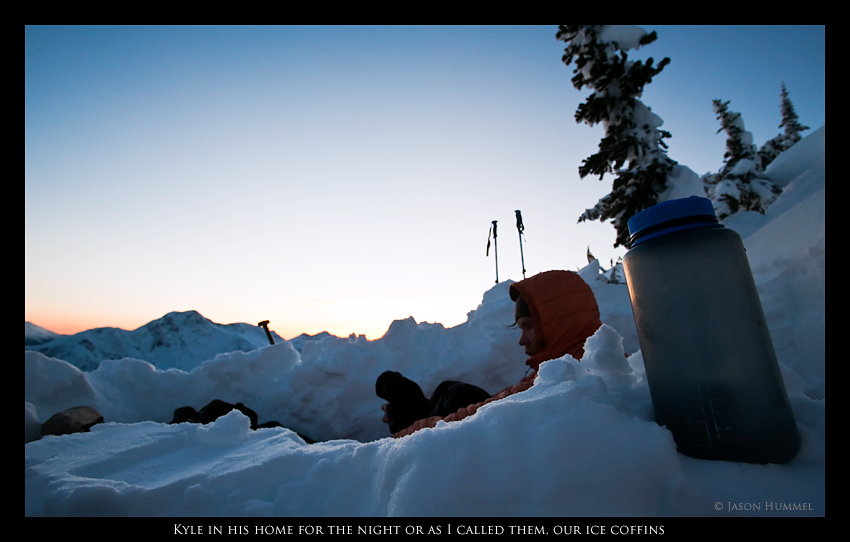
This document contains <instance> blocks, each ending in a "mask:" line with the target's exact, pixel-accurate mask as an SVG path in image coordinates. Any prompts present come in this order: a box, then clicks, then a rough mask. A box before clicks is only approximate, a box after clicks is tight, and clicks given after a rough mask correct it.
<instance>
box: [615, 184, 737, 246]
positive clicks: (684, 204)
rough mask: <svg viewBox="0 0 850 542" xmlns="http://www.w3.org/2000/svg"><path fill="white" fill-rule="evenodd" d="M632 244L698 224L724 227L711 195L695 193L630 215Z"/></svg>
mask: <svg viewBox="0 0 850 542" xmlns="http://www.w3.org/2000/svg"><path fill="white" fill-rule="evenodd" d="M628 226H629V234H630V235H631V242H630V247H634V246H636V245H638V244H640V243H643V242H644V241H647V240H649V239H652V238H653V237H658V236H660V235H667V234H669V233H673V232H679V231H684V230H690V229H697V228H711V227H714V228H717V227H719V228H722V227H723V225H722V224H719V223H718V222H717V215H716V214H714V206H713V205H712V204H711V200H710V199H708V198H701V197H699V196H691V197H689V198H682V199H673V200H668V201H663V202H661V203H659V204H657V205H653V206H652V207H650V208H649V209H646V210H643V211H641V212H639V213H637V214H636V215H634V216H633V217H631V218H630V219H629V222H628Z"/></svg>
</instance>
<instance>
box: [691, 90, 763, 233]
mask: <svg viewBox="0 0 850 542" xmlns="http://www.w3.org/2000/svg"><path fill="white" fill-rule="evenodd" d="M713 104H714V112H715V113H717V118H718V120H720V129H719V130H717V131H718V133H719V132H722V131H723V132H726V135H727V138H726V153H725V154H724V155H723V158H724V163H723V168H722V169H721V170H720V172H718V173H717V174H712V175H706V176H705V177H704V181H705V184H706V192H707V193H708V197H709V198H710V199H711V201H712V203H713V204H714V211H715V213H717V218H719V219H721V220H722V219H724V218H726V217H728V216H729V215H732V214H734V213H737V212H738V211H758V212H760V213H764V212H765V211H766V210H767V208H768V207H769V206H770V204H771V203H773V201H774V200H775V199H776V197H777V195H778V194H779V192H780V190H779V189H778V188H776V186H775V185H774V184H773V183H772V182H771V181H770V180H769V179H768V178H767V177H765V176H764V172H763V170H762V167H761V160H760V159H759V156H758V152H757V148H756V146H755V145H754V144H753V134H751V133H750V132H748V131H746V130H745V129H744V120H743V119H742V118H741V114H740V113H736V112H733V111H729V102H728V101H726V102H723V101H720V100H714V102H713Z"/></svg>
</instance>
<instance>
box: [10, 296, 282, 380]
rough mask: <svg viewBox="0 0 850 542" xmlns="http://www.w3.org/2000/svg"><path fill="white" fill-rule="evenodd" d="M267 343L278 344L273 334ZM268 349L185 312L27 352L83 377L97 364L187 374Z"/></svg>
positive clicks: (258, 339) (249, 331)
mask: <svg viewBox="0 0 850 542" xmlns="http://www.w3.org/2000/svg"><path fill="white" fill-rule="evenodd" d="M28 329H29V328H28ZM45 331H46V330H45ZM48 333H50V332H48ZM29 336H30V335H29V333H28V335H27V337H29ZM272 337H274V339H275V342H283V339H282V338H281V337H280V336H278V335H277V334H276V333H274V332H272ZM268 344H269V340H268V338H267V337H266V332H265V331H264V330H263V329H262V328H261V327H258V326H256V325H250V324H241V323H240V324H216V323H214V322H211V321H210V320H207V319H206V318H204V317H203V316H201V314H199V313H198V312H197V311H186V312H170V313H168V314H166V315H165V316H163V317H162V318H159V319H157V320H153V321H152V322H148V323H147V324H145V325H143V326H141V327H140V328H138V329H134V330H132V331H126V330H123V329H118V328H114V327H101V328H96V329H90V330H87V331H83V332H81V333H77V334H75V335H57V336H56V337H55V338H54V339H53V340H50V341H49V342H42V343H40V344H36V345H30V344H27V346H26V349H27V350H33V351H36V352H41V353H42V354H44V355H46V356H49V357H52V358H59V359H62V360H65V361H67V362H68V363H71V364H72V365H75V366H77V367H79V368H80V369H81V370H83V371H93V370H94V369H96V368H97V366H98V365H99V364H100V362H101V361H105V360H111V359H121V358H135V359H142V360H145V361H148V362H150V363H151V364H153V365H154V367H157V368H159V369H171V368H175V369H185V370H190V369H191V368H192V367H196V366H197V365H198V364H200V363H201V362H203V361H205V360H208V359H212V358H214V357H215V356H216V355H217V354H221V353H223V352H234V351H237V350H241V351H242V352H250V351H251V350H255V349H257V348H260V347H263V346H268Z"/></svg>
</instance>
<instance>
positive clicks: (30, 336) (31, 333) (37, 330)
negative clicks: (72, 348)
mask: <svg viewBox="0 0 850 542" xmlns="http://www.w3.org/2000/svg"><path fill="white" fill-rule="evenodd" d="M59 337H62V335H60V334H58V333H54V332H52V331H50V330H49V329H44V328H43V327H40V326H37V325H35V324H31V323H29V322H24V345H25V346H35V345H39V344H44V343H46V342H50V341H52V340H53V339H57V338H59Z"/></svg>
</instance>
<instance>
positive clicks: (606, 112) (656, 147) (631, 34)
mask: <svg viewBox="0 0 850 542" xmlns="http://www.w3.org/2000/svg"><path fill="white" fill-rule="evenodd" d="M556 38H557V39H559V40H561V41H564V42H566V43H567V47H566V48H565V49H564V55H563V57H562V60H563V62H564V64H566V65H567V66H569V65H570V64H571V63H572V62H575V70H574V71H573V73H574V74H575V76H574V77H573V78H572V83H573V86H574V87H575V88H576V89H578V90H581V89H582V88H583V87H584V86H587V87H589V88H590V89H591V90H592V91H593V92H592V93H591V95H590V96H588V98H587V100H586V101H585V102H584V103H582V104H580V105H579V107H578V110H577V111H576V114H575V119H576V122H579V123H581V122H584V123H586V124H588V125H590V126H593V125H595V124H598V123H601V124H602V125H603V127H604V128H605V137H603V138H602V140H601V141H600V143H599V151H598V152H597V153H596V154H593V155H592V156H590V157H588V158H586V159H585V160H584V161H583V162H582V165H581V166H580V167H579V175H580V176H581V177H582V178H584V177H586V176H587V175H591V174H592V175H598V176H599V179H600V180H602V179H603V178H604V176H605V174H606V173H614V174H615V175H616V177H615V179H614V182H613V187H612V189H611V193H610V194H608V195H607V196H605V197H603V198H602V199H600V200H599V202H598V203H597V204H596V206H595V207H593V208H592V209H587V210H586V211H585V212H584V213H583V214H582V215H581V217H579V222H583V221H585V220H602V221H605V220H610V221H611V222H612V223H613V225H614V228H615V229H616V230H617V239H616V242H615V243H614V246H615V247H616V246H619V245H627V244H628V240H629V232H628V226H627V221H628V219H629V218H631V217H632V216H633V215H634V214H635V213H637V212H639V211H642V210H644V209H646V208H648V207H651V206H652V205H655V204H656V203H657V202H658V195H659V194H660V193H661V192H663V191H664V190H665V188H666V187H667V177H668V175H669V173H670V171H671V170H672V168H673V166H674V165H675V163H676V162H674V161H673V160H671V159H670V158H668V157H667V152H666V148H667V145H666V144H665V143H664V141H663V140H664V139H665V138H668V137H670V133H669V132H666V131H664V130H660V129H659V127H660V126H661V124H662V121H661V119H660V118H659V117H658V116H657V115H655V114H654V113H652V112H651V111H650V109H649V108H648V107H647V106H646V105H644V104H643V103H642V102H641V101H640V100H639V99H638V98H639V97H640V96H641V94H642V92H643V88H644V86H645V85H647V84H648V83H650V82H651V81H652V78H653V77H654V76H655V75H658V73H660V72H661V70H663V69H664V67H665V66H666V65H667V64H668V63H669V62H670V59H669V58H665V59H663V60H662V61H661V62H659V63H658V65H657V66H656V65H655V64H654V61H653V59H652V58H649V59H647V60H646V62H641V61H637V62H633V61H629V60H628V57H627V55H626V52H627V51H628V50H629V49H637V48H639V47H640V46H642V45H647V44H649V43H652V42H653V41H655V39H656V38H657V35H656V33H655V32H652V33H649V34H648V33H646V31H644V30H643V29H640V28H637V27H622V26H610V25H608V26H605V25H560V26H559V30H558V33H557V34H556Z"/></svg>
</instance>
